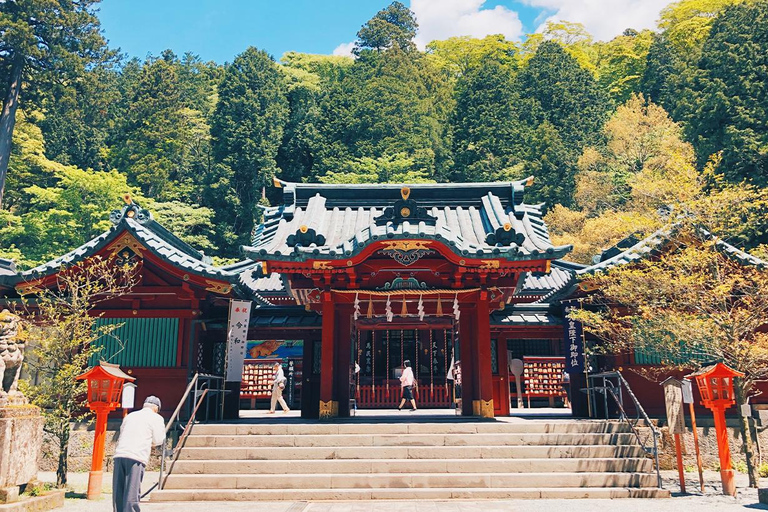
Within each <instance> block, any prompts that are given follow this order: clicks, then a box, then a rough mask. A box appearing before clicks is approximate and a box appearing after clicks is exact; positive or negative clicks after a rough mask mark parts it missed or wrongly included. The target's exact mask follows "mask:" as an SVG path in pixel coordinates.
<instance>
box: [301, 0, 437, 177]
mask: <svg viewBox="0 0 768 512" xmlns="http://www.w3.org/2000/svg"><path fill="white" fill-rule="evenodd" d="M398 6H399V7H398ZM392 8H396V10H397V13H398V14H397V15H396V16H394V15H390V14H391V13H390V10H391V9H392ZM401 8H402V9H405V8H404V7H403V6H402V4H399V3H398V2H395V3H393V4H392V6H390V8H388V9H385V10H383V11H381V12H379V13H378V14H377V15H376V16H374V18H373V19H372V20H371V21H370V22H368V23H367V24H366V26H364V28H363V29H361V31H360V34H359V40H358V43H357V47H356V48H357V50H356V53H357V59H356V60H355V62H354V64H352V65H351V66H350V67H349V68H348V69H345V71H344V73H343V74H342V75H341V76H340V77H339V78H338V79H336V80H331V81H329V82H328V86H327V89H326V90H325V91H324V93H323V94H322V98H321V100H320V106H321V112H322V113H321V118H320V120H319V122H318V127H319V130H320V132H321V133H322V136H323V143H322V144H321V145H320V151H319V152H318V155H317V160H316V161H315V166H316V167H315V169H314V171H313V174H314V175H315V176H323V175H324V174H326V173H328V172H334V173H335V172H348V171H350V169H348V166H349V165H350V164H351V163H353V162H355V161H356V160H357V159H361V158H372V159H377V158H388V157H390V156H393V155H399V154H402V155H404V157H405V158H406V159H411V160H412V161H413V162H414V163H415V165H416V167H418V168H419V169H424V168H426V169H428V173H429V175H430V176H433V175H435V174H436V173H439V172H440V170H441V169H443V168H444V167H445V166H446V165H447V162H448V158H449V154H448V148H447V144H446V141H445V123H444V119H445V117H446V116H447V109H446V108H445V106H444V104H441V103H444V102H439V101H437V99H438V98H440V97H441V95H444V89H442V81H441V80H439V79H438V78H437V77H435V75H434V73H435V70H434V69H432V68H430V63H429V62H428V61H427V59H425V58H424V56H423V55H422V54H420V53H418V52H416V51H415V45H414V43H413V41H412V38H413V36H414V35H415V20H412V14H409V15H406V14H405V13H403V12H401V11H400V9H401ZM406 10H407V9H406ZM408 16H411V18H408ZM409 20H412V21H413V23H411V21H409ZM389 25H392V26H389ZM377 34H378V35H377ZM393 34H394V35H393ZM382 41H383V42H382ZM385 43H386V44H385ZM414 170H415V169H414Z"/></svg>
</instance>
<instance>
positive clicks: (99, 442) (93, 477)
mask: <svg viewBox="0 0 768 512" xmlns="http://www.w3.org/2000/svg"><path fill="white" fill-rule="evenodd" d="M108 416H109V410H108V409H97V410H96V428H95V430H94V433H93V455H92V458H91V472H90V473H89V475H88V493H87V498H88V499H89V500H97V499H99V497H100V496H101V482H102V476H103V475H104V471H103V470H104V441H105V439H106V437H107V417H108Z"/></svg>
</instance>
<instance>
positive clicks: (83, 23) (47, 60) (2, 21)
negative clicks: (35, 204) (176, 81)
mask: <svg viewBox="0 0 768 512" xmlns="http://www.w3.org/2000/svg"><path fill="white" fill-rule="evenodd" d="M97 3H98V0H25V1H6V2H0V34H2V37H0V59H2V62H3V66H4V67H6V68H7V69H8V76H7V80H8V82H7V84H6V88H5V96H4V99H3V109H2V111H1V112H0V205H1V204H2V194H3V190H4V188H5V177H6V174H7V172H8V162H9V159H10V154H11V141H12V139H13V128H14V125H15V122H16V110H17V109H18V106H19V98H20V97H21V92H22V88H23V87H24V85H25V84H27V85H29V84H34V83H35V81H36V80H37V79H39V77H40V76H41V74H43V73H45V72H48V73H56V72H60V71H63V70H65V69H73V68H74V69H83V68H84V67H85V66H86V65H87V64H88V63H89V62H91V61H93V60H97V59H98V56H99V55H100V54H101V53H102V52H103V50H104V46H105V42H104V39H103V38H102V36H101V33H100V31H99V20H98V18H96V16H95V14H94V5H95V4H97Z"/></svg>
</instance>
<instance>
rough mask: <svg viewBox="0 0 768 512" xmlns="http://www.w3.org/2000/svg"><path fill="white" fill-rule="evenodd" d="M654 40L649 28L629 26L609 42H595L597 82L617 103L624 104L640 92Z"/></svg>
mask: <svg viewBox="0 0 768 512" xmlns="http://www.w3.org/2000/svg"><path fill="white" fill-rule="evenodd" d="M652 43H653V32H651V31H650V30H643V31H642V32H637V31H636V30H631V29H628V30H625V31H624V33H623V34H621V35H620V36H617V37H615V38H613V39H612V40H610V41H608V42H607V43H597V44H596V52H597V75H598V77H599V79H598V82H599V83H600V85H601V87H602V88H603V90H605V91H606V92H607V93H608V95H609V97H610V98H611V100H613V102H614V103H616V104H620V103H623V102H625V101H627V100H628V99H629V97H630V95H631V94H632V93H636V92H639V91H640V83H641V81H642V78H643V75H644V73H645V67H646V65H647V56H648V51H649V49H650V47H651V44H652Z"/></svg>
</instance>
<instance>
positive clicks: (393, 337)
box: [350, 322, 458, 409]
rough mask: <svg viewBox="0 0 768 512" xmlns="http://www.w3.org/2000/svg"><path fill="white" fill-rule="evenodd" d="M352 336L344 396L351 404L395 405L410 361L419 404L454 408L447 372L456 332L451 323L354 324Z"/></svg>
mask: <svg viewBox="0 0 768 512" xmlns="http://www.w3.org/2000/svg"><path fill="white" fill-rule="evenodd" d="M393 327H395V328H393ZM397 327H400V328H397ZM353 336H354V340H353V344H352V358H353V361H355V366H354V371H353V375H352V376H351V380H350V385H351V388H350V397H351V398H352V399H353V400H354V405H356V406H357V408H359V409H384V408H394V407H397V405H398V404H399V403H400V396H401V390H400V380H399V379H400V375H401V374H402V371H403V368H404V362H405V361H410V362H411V367H412V368H413V373H414V376H415V377H416V381H417V386H416V389H415V390H414V395H415V398H416V404H417V406H418V407H419V408H451V407H455V406H456V403H457V401H456V396H455V391H454V380H453V378H454V375H453V373H454V372H453V370H454V369H455V367H456V361H457V360H458V336H457V335H456V328H455V325H454V324H453V323H452V322H441V323H435V324H427V325H413V324H404V325H402V326H391V325H386V326H380V325H379V326H375V325H365V324H364V323H361V322H358V323H357V324H356V325H355V331H354V334H353Z"/></svg>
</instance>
